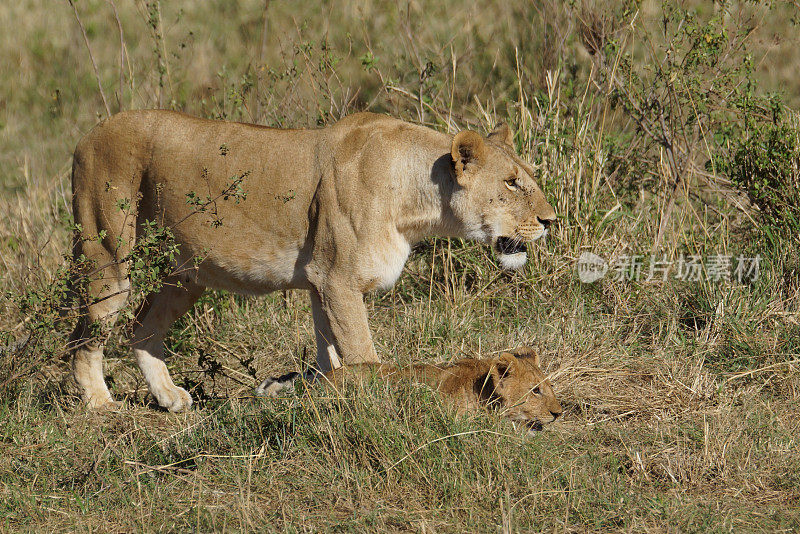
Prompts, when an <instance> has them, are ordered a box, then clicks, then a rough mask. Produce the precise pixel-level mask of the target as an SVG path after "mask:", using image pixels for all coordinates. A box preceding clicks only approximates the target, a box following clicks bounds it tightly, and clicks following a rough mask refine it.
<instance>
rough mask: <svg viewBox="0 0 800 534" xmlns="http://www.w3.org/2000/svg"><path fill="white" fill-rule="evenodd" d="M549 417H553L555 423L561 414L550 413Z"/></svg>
mask: <svg viewBox="0 0 800 534" xmlns="http://www.w3.org/2000/svg"><path fill="white" fill-rule="evenodd" d="M550 415H552V416H553V421H555V420H556V419H558V416H560V415H561V412H550Z"/></svg>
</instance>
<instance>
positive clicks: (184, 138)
mask: <svg viewBox="0 0 800 534" xmlns="http://www.w3.org/2000/svg"><path fill="white" fill-rule="evenodd" d="M72 188H73V210H74V217H75V222H76V224H77V227H78V229H79V231H78V233H77V235H76V239H75V244H74V253H75V256H76V257H77V258H82V256H83V257H84V258H85V259H87V260H90V261H91V262H93V263H94V266H95V267H94V270H95V273H93V276H91V277H90V279H89V281H88V297H87V298H85V299H84V301H83V303H82V319H81V320H80V321H79V324H78V325H77V327H76V329H75V332H74V333H73V336H72V340H73V347H75V348H74V358H73V370H74V374H75V378H76V380H77V382H78V384H79V385H80V386H81V388H82V389H83V395H84V398H85V401H86V403H87V405H88V406H90V407H98V406H101V405H104V404H106V403H109V402H111V401H112V398H111V395H110V393H109V391H108V388H107V387H106V384H105V381H104V379H103V368H102V359H103V338H104V336H103V335H101V332H102V330H104V328H100V329H98V328H96V326H92V324H95V325H97V324H99V325H100V326H105V327H108V326H109V325H110V324H112V323H113V321H114V319H115V318H116V316H117V314H118V312H119V310H120V309H121V308H122V307H123V305H124V303H125V302H126V299H127V298H128V294H129V292H130V287H131V284H130V278H129V263H130V258H131V256H130V254H131V250H132V247H133V246H134V243H135V241H136V239H137V237H139V236H141V235H143V234H144V233H145V231H146V229H147V228H152V227H153V225H154V224H157V225H160V226H165V227H168V228H169V229H170V230H171V232H172V234H173V235H174V238H175V242H176V243H177V245H178V246H179V251H180V252H179V254H178V257H176V258H175V260H174V265H175V267H176V268H175V272H174V273H173V274H171V275H170V276H169V277H168V278H167V279H165V280H164V284H163V287H162V288H161V290H160V291H159V292H158V293H155V294H151V295H150V296H148V297H147V299H146V302H145V304H144V306H143V307H142V309H141V311H140V312H139V313H138V315H137V321H136V325H135V327H134V332H133V336H132V339H131V345H132V348H133V353H134V355H135V356H136V359H137V362H138V364H139V368H140V369H141V370H142V373H143V374H144V377H145V381H146V382H147V385H148V387H149V389H150V392H151V393H152V394H153V396H154V397H155V398H156V400H157V401H158V403H159V404H160V405H161V406H163V407H164V408H166V409H168V410H171V411H178V410H182V409H185V408H188V407H189V406H190V405H191V403H192V399H191V396H190V395H189V393H188V392H187V391H186V390H184V389H182V388H180V387H178V386H176V385H175V384H174V383H173V382H172V378H171V377H170V375H169V372H168V371H167V366H166V365H165V363H164V350H163V346H162V342H163V339H164V336H165V334H166V333H167V331H168V329H169V327H170V325H171V324H172V323H173V322H174V321H175V320H176V319H178V318H179V317H180V316H181V315H182V314H183V313H184V312H186V311H187V310H189V309H190V308H191V306H192V304H193V303H194V302H195V301H196V300H197V298H198V297H199V296H200V294H201V293H202V292H203V290H204V289H205V288H206V287H212V288H219V289H226V290H229V291H234V292H237V293H247V294H263V293H266V292H270V291H274V290H277V289H290V288H295V289H307V290H309V292H310V294H311V305H312V313H313V317H314V329H315V333H316V341H317V366H318V367H319V369H321V370H322V371H327V370H330V369H331V368H332V367H336V366H337V365H338V364H339V362H340V361H341V362H342V363H344V364H354V363H359V362H377V361H378V357H377V355H376V353H375V349H374V347H373V345H372V338H371V335H370V331H369V326H368V324H367V313H366V309H365V307H364V302H363V294H364V293H365V292H367V291H370V290H372V289H375V288H387V287H389V286H391V285H392V284H393V283H394V282H395V280H397V278H398V276H400V272H401V270H402V269H403V265H404V264H405V261H406V258H407V257H408V254H409V252H410V250H411V245H412V244H413V243H415V242H417V241H420V240H421V239H423V238H424V237H426V236H431V235H439V236H456V237H465V238H469V239H474V240H478V241H482V242H485V243H490V244H492V245H493V246H494V247H495V249H496V251H497V253H498V255H499V259H500V263H501V265H502V266H503V267H504V268H518V267H520V266H522V265H523V264H524V263H525V261H526V259H527V257H526V249H525V242H528V241H533V240H536V239H538V238H540V237H542V236H544V235H545V233H546V232H547V227H548V225H549V224H550V222H551V221H553V220H554V219H555V212H554V211H553V208H552V207H551V206H550V205H549V204H548V203H547V201H546V200H545V198H544V195H543V194H542V192H541V190H540V189H539V187H538V186H537V185H536V183H535V181H534V179H533V170H532V169H531V167H530V166H529V165H527V164H526V163H525V162H523V161H522V160H521V159H520V158H518V157H517V156H516V154H515V153H514V150H513V142H512V133H511V131H510V130H509V128H508V126H505V125H502V126H500V127H499V128H498V129H497V130H496V131H494V132H492V133H491V134H490V135H489V136H488V137H483V136H481V135H479V134H478V133H475V132H473V131H468V130H467V131H462V132H459V133H458V134H456V135H455V136H451V135H447V134H444V133H440V132H436V131H434V130H431V129H429V128H425V127H423V126H418V125H415V124H409V123H407V122H403V121H400V120H397V119H393V118H390V117H386V116H382V115H375V114H372V113H357V114H355V115H351V116H348V117H345V118H344V119H342V120H340V121H339V122H337V123H336V124H334V125H332V126H330V127H327V128H322V129H316V130H279V129H273V128H267V127H263V126H257V125H252V124H241V123H232V122H219V121H211V120H205V119H199V118H195V117H191V116H188V115H185V114H182V113H176V112H172V111H155V110H151V111H128V112H123V113H119V114H118V115H114V116H113V117H110V118H109V119H107V120H104V121H102V122H101V123H100V124H98V125H97V126H95V127H94V128H93V129H92V130H91V131H90V132H89V133H88V134H86V136H85V137H84V138H83V139H81V141H80V142H79V143H78V146H77V148H76V149H75V155H74V160H73V167H72ZM240 192H241V193H240ZM245 195H246V197H245ZM230 197H234V198H230ZM99 332H100V333H99Z"/></svg>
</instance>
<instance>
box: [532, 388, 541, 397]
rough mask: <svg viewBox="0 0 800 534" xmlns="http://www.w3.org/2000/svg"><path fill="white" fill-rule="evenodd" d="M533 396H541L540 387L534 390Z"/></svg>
mask: <svg viewBox="0 0 800 534" xmlns="http://www.w3.org/2000/svg"><path fill="white" fill-rule="evenodd" d="M533 394H534V395H541V392H540V391H539V386H536V387H535V388H533Z"/></svg>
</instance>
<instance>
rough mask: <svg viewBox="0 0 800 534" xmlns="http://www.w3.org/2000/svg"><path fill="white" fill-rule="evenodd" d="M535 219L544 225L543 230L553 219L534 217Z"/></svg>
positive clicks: (548, 226)
mask: <svg viewBox="0 0 800 534" xmlns="http://www.w3.org/2000/svg"><path fill="white" fill-rule="evenodd" d="M536 219H537V220H538V221H539V223H540V224H541V225H542V226H543V227H544V229H545V230H547V229H548V228H550V223H551V222H553V221H554V220H555V219H542V218H541V217H536Z"/></svg>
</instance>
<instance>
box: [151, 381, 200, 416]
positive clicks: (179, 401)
mask: <svg viewBox="0 0 800 534" xmlns="http://www.w3.org/2000/svg"><path fill="white" fill-rule="evenodd" d="M151 393H152V394H153V396H154V397H155V398H156V400H157V401H158V404H159V405H160V406H161V407H162V408H164V409H166V410H169V411H170V412H181V411H184V410H188V409H189V408H190V407H191V406H192V396H191V395H189V392H188V391H186V390H185V389H183V388H181V387H178V386H172V387H164V388H160V389H158V390H157V391H151Z"/></svg>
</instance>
